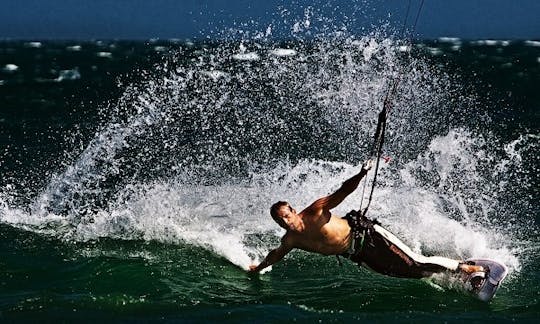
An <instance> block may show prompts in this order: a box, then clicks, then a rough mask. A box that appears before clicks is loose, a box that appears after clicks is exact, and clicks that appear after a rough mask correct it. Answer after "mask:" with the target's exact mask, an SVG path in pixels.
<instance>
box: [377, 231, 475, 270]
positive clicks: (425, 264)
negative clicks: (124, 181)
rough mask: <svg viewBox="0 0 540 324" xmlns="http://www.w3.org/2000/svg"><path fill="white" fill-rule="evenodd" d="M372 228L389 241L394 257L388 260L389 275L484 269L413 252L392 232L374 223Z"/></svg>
mask: <svg viewBox="0 0 540 324" xmlns="http://www.w3.org/2000/svg"><path fill="white" fill-rule="evenodd" d="M374 230H375V231H376V232H377V233H378V234H379V235H381V236H382V237H383V238H384V239H385V240H386V241H388V243H390V246H389V247H388V249H389V250H391V251H392V252H391V253H393V254H394V255H395V257H393V258H391V259H390V260H388V263H389V267H393V269H392V272H393V273H389V274H390V275H392V274H394V275H397V276H400V277H415V278H420V277H427V276H430V275H432V274H433V273H437V272H443V271H452V272H456V271H463V272H465V273H473V272H479V271H483V270H484V269H483V268H482V267H481V266H475V265H469V264H466V263H463V262H460V261H458V260H453V259H449V258H445V257H441V256H430V257H427V256H424V255H421V254H418V253H415V252H414V251H412V250H411V249H410V248H409V247H408V246H407V245H406V244H405V243H403V242H402V241H401V240H400V239H398V238H397V237H396V236H395V235H394V234H392V233H391V232H389V231H387V230H386V229H384V228H383V227H381V226H379V225H374Z"/></svg>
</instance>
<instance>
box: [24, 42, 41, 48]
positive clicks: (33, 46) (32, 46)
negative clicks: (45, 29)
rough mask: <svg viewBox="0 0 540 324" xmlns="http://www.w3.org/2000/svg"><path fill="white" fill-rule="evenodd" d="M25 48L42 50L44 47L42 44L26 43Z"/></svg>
mask: <svg viewBox="0 0 540 324" xmlns="http://www.w3.org/2000/svg"><path fill="white" fill-rule="evenodd" d="M24 46H26V47H31V48H41V47H42V46H43V45H42V44H41V42H28V43H24Z"/></svg>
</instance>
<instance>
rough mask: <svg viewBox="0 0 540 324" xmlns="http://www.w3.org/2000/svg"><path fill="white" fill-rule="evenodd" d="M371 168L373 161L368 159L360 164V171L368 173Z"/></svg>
mask: <svg viewBox="0 0 540 324" xmlns="http://www.w3.org/2000/svg"><path fill="white" fill-rule="evenodd" d="M372 167H373V160H371V159H369V160H367V161H366V162H364V164H362V170H365V171H369V170H371V168H372Z"/></svg>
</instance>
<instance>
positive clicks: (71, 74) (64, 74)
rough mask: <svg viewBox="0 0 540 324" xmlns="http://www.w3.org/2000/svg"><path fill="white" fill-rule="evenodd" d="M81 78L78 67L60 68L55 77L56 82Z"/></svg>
mask: <svg viewBox="0 0 540 324" xmlns="http://www.w3.org/2000/svg"><path fill="white" fill-rule="evenodd" d="M80 78H81V73H80V72H79V69H78V68H74V69H71V70H61V71H60V72H59V74H58V77H57V78H56V79H55V81H56V82H62V81H65V80H69V81H73V80H79V79H80Z"/></svg>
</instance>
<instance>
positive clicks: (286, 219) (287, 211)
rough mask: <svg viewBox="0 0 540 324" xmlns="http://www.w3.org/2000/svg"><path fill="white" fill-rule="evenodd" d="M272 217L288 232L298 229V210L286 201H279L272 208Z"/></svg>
mask: <svg viewBox="0 0 540 324" xmlns="http://www.w3.org/2000/svg"><path fill="white" fill-rule="evenodd" d="M270 215H271V216H272V219H274V221H275V222H276V223H278V225H279V226H280V227H282V228H284V229H286V230H289V229H292V230H294V229H296V228H297V225H296V222H297V218H298V215H297V214H296V210H294V208H292V207H291V205H289V203H288V202H286V201H278V202H277V203H275V204H273V205H272V207H270Z"/></svg>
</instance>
